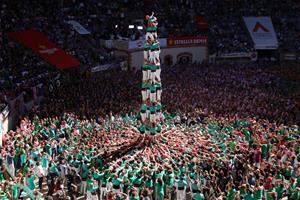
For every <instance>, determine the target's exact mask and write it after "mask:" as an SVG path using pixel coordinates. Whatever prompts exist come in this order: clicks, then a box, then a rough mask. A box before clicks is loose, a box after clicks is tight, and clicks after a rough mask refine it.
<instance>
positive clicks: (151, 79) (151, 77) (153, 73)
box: [150, 70, 156, 83]
mask: <svg viewBox="0 0 300 200" xmlns="http://www.w3.org/2000/svg"><path fill="white" fill-rule="evenodd" d="M155 75H156V70H155V71H151V73H150V81H151V82H152V83H153V82H154V81H155Z"/></svg>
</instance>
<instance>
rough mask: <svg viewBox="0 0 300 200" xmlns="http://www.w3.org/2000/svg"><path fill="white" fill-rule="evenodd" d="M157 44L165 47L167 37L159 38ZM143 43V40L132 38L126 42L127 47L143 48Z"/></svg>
mask: <svg viewBox="0 0 300 200" xmlns="http://www.w3.org/2000/svg"><path fill="white" fill-rule="evenodd" d="M158 41H159V46H160V47H166V46H167V39H166V38H159V39H158ZM144 44H145V40H144V39H143V40H134V41H129V42H128V49H143V48H144Z"/></svg>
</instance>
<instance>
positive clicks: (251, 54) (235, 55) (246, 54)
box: [218, 52, 257, 61]
mask: <svg viewBox="0 0 300 200" xmlns="http://www.w3.org/2000/svg"><path fill="white" fill-rule="evenodd" d="M218 57H219V58H225V59H234V58H249V59H250V60H251V61H256V60H257V52H234V53H222V54H221V55H219V56H218Z"/></svg>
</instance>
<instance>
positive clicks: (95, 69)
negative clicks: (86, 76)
mask: <svg viewBox="0 0 300 200" xmlns="http://www.w3.org/2000/svg"><path fill="white" fill-rule="evenodd" d="M117 65H118V64H117V63H110V64H105V65H97V66H95V67H93V68H91V72H92V73H95V72H100V71H105V70H108V69H112V68H115V67H116V66H117Z"/></svg>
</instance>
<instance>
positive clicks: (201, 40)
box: [167, 36, 207, 47]
mask: <svg viewBox="0 0 300 200" xmlns="http://www.w3.org/2000/svg"><path fill="white" fill-rule="evenodd" d="M167 46H168V47H181V46H207V37H202V36H195V37H172V38H168V39H167Z"/></svg>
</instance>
